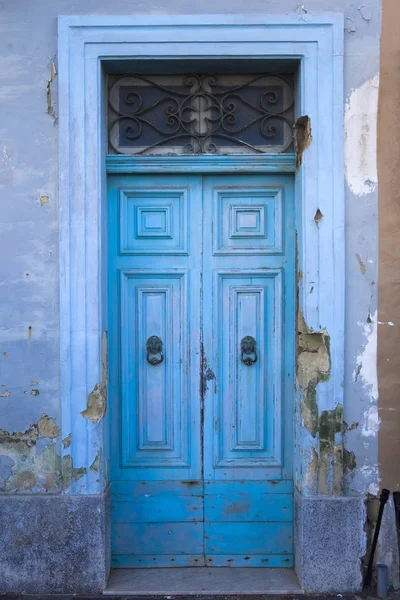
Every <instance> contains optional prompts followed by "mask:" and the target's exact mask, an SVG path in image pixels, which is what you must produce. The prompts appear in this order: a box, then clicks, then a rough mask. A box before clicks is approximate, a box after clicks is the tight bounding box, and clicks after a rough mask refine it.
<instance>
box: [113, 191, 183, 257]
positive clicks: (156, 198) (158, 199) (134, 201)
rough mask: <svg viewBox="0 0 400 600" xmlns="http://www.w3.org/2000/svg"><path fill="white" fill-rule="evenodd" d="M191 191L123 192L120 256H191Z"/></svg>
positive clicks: (121, 200) (121, 192)
mask: <svg viewBox="0 0 400 600" xmlns="http://www.w3.org/2000/svg"><path fill="white" fill-rule="evenodd" d="M187 216H188V190H187V189H176V188H175V189H173V190H171V189H162V188H155V189H148V188H147V189H140V188H135V189H134V190H121V191H120V254H175V255H182V254H188V221H187Z"/></svg>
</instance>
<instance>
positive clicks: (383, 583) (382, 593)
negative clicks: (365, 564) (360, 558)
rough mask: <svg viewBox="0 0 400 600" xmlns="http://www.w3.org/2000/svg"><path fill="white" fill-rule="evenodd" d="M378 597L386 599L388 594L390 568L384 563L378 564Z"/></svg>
mask: <svg viewBox="0 0 400 600" xmlns="http://www.w3.org/2000/svg"><path fill="white" fill-rule="evenodd" d="M376 572H377V582H378V583H377V596H378V598H386V597H387V592H388V568H387V565H384V564H383V563H377V565H376Z"/></svg>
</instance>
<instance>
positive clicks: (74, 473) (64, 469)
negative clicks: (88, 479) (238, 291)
mask: <svg viewBox="0 0 400 600" xmlns="http://www.w3.org/2000/svg"><path fill="white" fill-rule="evenodd" d="M84 475H86V468H85V467H77V468H75V467H74V466H73V463H72V456H71V455H70V454H66V455H65V456H63V457H62V460H61V481H62V489H63V490H64V491H65V490H67V489H68V488H69V486H70V485H71V481H72V479H74V480H75V481H79V479H81V478H82V477H83V476H84Z"/></svg>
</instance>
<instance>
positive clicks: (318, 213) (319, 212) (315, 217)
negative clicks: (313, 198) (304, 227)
mask: <svg viewBox="0 0 400 600" xmlns="http://www.w3.org/2000/svg"><path fill="white" fill-rule="evenodd" d="M323 216H324V215H323V214H322V212H321V211H320V210H319V208H318V209H317V211H316V213H315V215H314V221H315V224H316V225H318V224H319V222H320V220H321V219H322V217H323Z"/></svg>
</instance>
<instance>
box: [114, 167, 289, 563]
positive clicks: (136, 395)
mask: <svg viewBox="0 0 400 600" xmlns="http://www.w3.org/2000/svg"><path fill="white" fill-rule="evenodd" d="M293 212H294V211H293V180H292V177H291V176H283V175H243V174H241V175H212V176H211V175H210V176H199V175H185V174H180V175H139V176H138V175H123V176H121V175H118V176H116V175H115V176H110V178H109V203H108V239H109V243H108V247H109V251H108V270H109V363H110V371H109V398H110V404H111V407H110V409H111V465H110V478H111V483H112V560H113V565H114V566H115V567H156V566H161V567H167V566H168V567H173V566H254V567H262V566H264V567H277V566H279V567H282V566H287V567H290V566H292V564H293V552H292V547H293V540H292V535H293V534H292V522H293V508H292V491H293V484H292V469H291V462H292V430H293V415H292V405H293V383H294V382H293V364H294V357H293V353H294V330H295V325H294V312H295V311H294V304H295V293H294V260H295V232H294V222H293V221H294V219H293Z"/></svg>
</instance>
